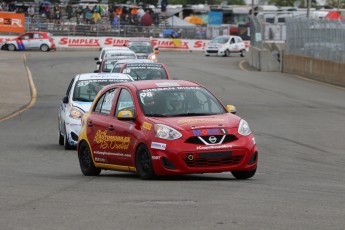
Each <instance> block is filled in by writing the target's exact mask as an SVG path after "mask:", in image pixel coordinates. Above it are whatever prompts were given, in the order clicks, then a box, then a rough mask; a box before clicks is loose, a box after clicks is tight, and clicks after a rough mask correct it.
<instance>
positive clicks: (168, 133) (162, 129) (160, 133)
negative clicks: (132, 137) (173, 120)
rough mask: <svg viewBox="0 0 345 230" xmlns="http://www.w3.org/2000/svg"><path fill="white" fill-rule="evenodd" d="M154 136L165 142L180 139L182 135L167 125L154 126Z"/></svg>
mask: <svg viewBox="0 0 345 230" xmlns="http://www.w3.org/2000/svg"><path fill="white" fill-rule="evenodd" d="M154 127H155V135H156V137H158V138H162V139H165V140H176V139H178V138H180V137H182V134H181V133H180V132H179V131H177V130H176V129H173V128H171V127H169V126H167V125H161V124H155V125H154Z"/></svg>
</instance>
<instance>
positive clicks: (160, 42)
mask: <svg viewBox="0 0 345 230" xmlns="http://www.w3.org/2000/svg"><path fill="white" fill-rule="evenodd" d="M10 38H13V36H8V37H7V36H0V42H3V41H5V40H7V39H10ZM53 38H54V42H55V45H56V47H57V48H71V49H73V48H103V47H111V46H123V45H125V44H127V43H128V39H129V38H124V37H72V36H53ZM152 42H153V44H154V46H156V47H158V49H162V50H164V49H167V50H186V51H189V50H199V51H203V50H204V48H205V46H206V44H207V42H209V40H190V39H167V38H152ZM245 43H246V48H247V49H248V48H249V41H245Z"/></svg>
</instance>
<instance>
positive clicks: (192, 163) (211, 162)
mask: <svg viewBox="0 0 345 230" xmlns="http://www.w3.org/2000/svg"><path fill="white" fill-rule="evenodd" d="M205 154H206V153H205ZM207 154H210V155H212V153H207ZM242 158H243V156H229V157H225V158H213V157H202V154H200V153H199V157H198V158H194V159H193V160H190V159H187V158H186V159H183V160H184V162H185V164H186V165H187V166H188V167H191V168H195V167H214V166H224V165H236V164H238V163H240V161H241V160H242Z"/></svg>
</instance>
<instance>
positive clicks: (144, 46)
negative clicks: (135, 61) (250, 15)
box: [128, 43, 153, 53]
mask: <svg viewBox="0 0 345 230" xmlns="http://www.w3.org/2000/svg"><path fill="white" fill-rule="evenodd" d="M128 48H129V49H130V50H132V51H133V52H135V53H152V51H153V48H152V46H151V45H150V44H149V43H133V44H130V45H129V47H128Z"/></svg>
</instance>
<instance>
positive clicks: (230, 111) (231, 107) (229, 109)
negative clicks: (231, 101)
mask: <svg viewBox="0 0 345 230" xmlns="http://www.w3.org/2000/svg"><path fill="white" fill-rule="evenodd" d="M226 110H227V111H228V112H229V113H232V114H236V107H235V106H233V105H227V106H226Z"/></svg>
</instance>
